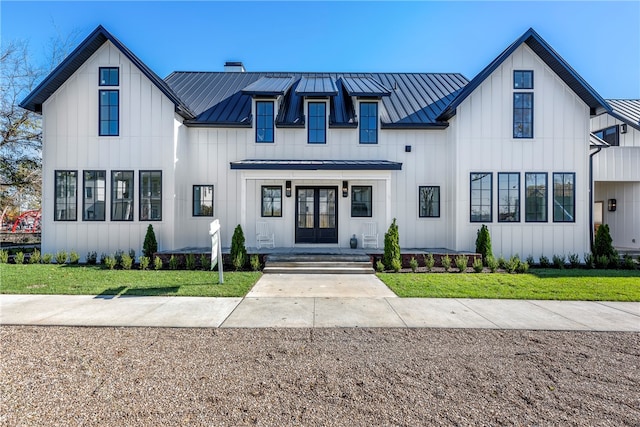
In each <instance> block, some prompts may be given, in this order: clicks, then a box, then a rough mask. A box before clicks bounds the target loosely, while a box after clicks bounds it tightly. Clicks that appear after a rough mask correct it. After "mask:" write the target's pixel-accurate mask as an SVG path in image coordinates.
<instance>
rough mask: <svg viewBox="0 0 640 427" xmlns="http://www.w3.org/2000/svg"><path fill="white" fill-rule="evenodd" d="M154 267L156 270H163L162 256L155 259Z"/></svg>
mask: <svg viewBox="0 0 640 427" xmlns="http://www.w3.org/2000/svg"><path fill="white" fill-rule="evenodd" d="M153 268H154V269H155V270H162V258H160V257H159V256H157V257H155V258H154V259H153Z"/></svg>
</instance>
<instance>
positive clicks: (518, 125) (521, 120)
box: [513, 92, 533, 138]
mask: <svg viewBox="0 0 640 427" xmlns="http://www.w3.org/2000/svg"><path fill="white" fill-rule="evenodd" d="M513 137H514V138H533V93H532V92H515V93H514V94H513Z"/></svg>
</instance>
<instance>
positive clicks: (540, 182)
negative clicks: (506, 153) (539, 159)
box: [524, 172, 547, 222]
mask: <svg viewBox="0 0 640 427" xmlns="http://www.w3.org/2000/svg"><path fill="white" fill-rule="evenodd" d="M524 220H525V221H526V222H547V173H546V172H527V173H525V174H524Z"/></svg>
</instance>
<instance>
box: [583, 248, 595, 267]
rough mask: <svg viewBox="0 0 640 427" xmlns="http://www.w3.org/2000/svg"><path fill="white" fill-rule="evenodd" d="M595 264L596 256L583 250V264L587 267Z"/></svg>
mask: <svg viewBox="0 0 640 427" xmlns="http://www.w3.org/2000/svg"><path fill="white" fill-rule="evenodd" d="M595 264H596V257H595V256H593V254H592V253H591V252H585V254H584V265H585V267H587V268H593V267H595Z"/></svg>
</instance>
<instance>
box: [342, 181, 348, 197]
mask: <svg viewBox="0 0 640 427" xmlns="http://www.w3.org/2000/svg"><path fill="white" fill-rule="evenodd" d="M342 197H349V181H342Z"/></svg>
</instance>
